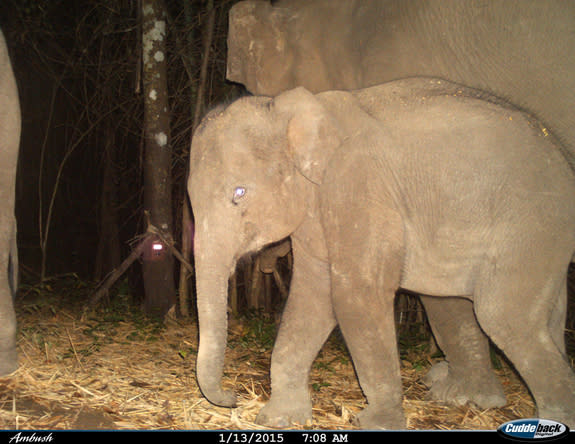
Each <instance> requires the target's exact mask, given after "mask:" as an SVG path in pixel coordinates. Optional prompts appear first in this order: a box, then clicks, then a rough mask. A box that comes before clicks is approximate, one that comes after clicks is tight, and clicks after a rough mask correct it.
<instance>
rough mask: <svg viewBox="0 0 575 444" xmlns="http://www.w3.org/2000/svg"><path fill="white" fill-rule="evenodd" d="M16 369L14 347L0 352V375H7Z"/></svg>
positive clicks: (16, 360)
mask: <svg viewBox="0 0 575 444" xmlns="http://www.w3.org/2000/svg"><path fill="white" fill-rule="evenodd" d="M17 369H18V353H17V352H16V349H14V350H10V351H6V352H1V353H0V376H7V375H9V374H10V373H13V372H14V371H16V370H17Z"/></svg>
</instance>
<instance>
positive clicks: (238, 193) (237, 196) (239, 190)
mask: <svg viewBox="0 0 575 444" xmlns="http://www.w3.org/2000/svg"><path fill="white" fill-rule="evenodd" d="M245 195H246V189H245V187H236V189H235V190H234V197H233V198H232V203H233V204H234V205H237V204H238V202H239V201H240V200H241V199H242V198H243V197H244V196H245Z"/></svg>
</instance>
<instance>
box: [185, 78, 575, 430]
mask: <svg viewBox="0 0 575 444" xmlns="http://www.w3.org/2000/svg"><path fill="white" fill-rule="evenodd" d="M479 95H480V94H479ZM477 96H478V93H476V92H474V91H471V90H466V89H464V88H462V87H459V86H457V85H452V84H448V83H447V82H445V81H438V80H432V79H409V80H404V81H399V82H392V83H388V84H384V85H381V86H377V87H373V88H369V89H364V90H357V91H355V92H324V93H320V94H317V95H315V96H314V95H312V94H311V93H310V92H308V91H307V90H305V89H303V88H297V89H294V90H291V91H288V92H286V93H283V94H281V95H279V96H277V97H276V98H275V99H270V98H264V97H250V98H243V99H240V100H238V101H237V102H235V103H233V104H232V105H230V106H229V107H227V108H221V109H216V110H214V111H212V112H211V113H210V114H209V115H208V116H206V118H205V119H204V121H203V122H202V124H201V125H200V127H199V128H198V130H197V131H196V133H195V135H194V138H193V142H192V147H191V153H190V154H191V155H190V177H189V182H188V191H189V195H190V199H191V203H192V208H193V211H194V216H195V220H196V233H195V243H194V256H195V263H196V272H197V278H196V279H197V298H198V314H199V323H200V346H199V351H198V361H197V377H198V382H199V385H200V388H201V390H202V392H203V394H204V395H205V396H206V397H207V398H208V399H209V400H210V401H211V402H212V403H214V404H218V405H223V406H233V405H235V395H234V394H233V392H231V391H225V390H223V389H222V381H221V378H222V371H223V363H224V352H225V348H226V335H227V310H226V308H227V283H228V278H229V276H230V274H231V273H232V272H233V270H234V267H235V264H236V261H237V260H238V259H239V258H240V257H241V256H242V255H244V254H245V253H249V252H255V251H258V250H260V249H261V248H262V247H263V246H265V245H267V244H269V243H271V242H275V241H279V240H281V239H283V238H285V237H287V236H291V239H292V248H293V255H294V267H293V278H292V283H291V288H290V295H289V297H288V301H287V305H286V307H285V310H284V313H283V316H282V322H281V325H280V329H279V333H278V338H277V340H276V343H275V346H274V350H273V355H272V364H271V382H272V396H271V399H270V401H269V403H268V404H267V405H266V406H265V407H264V408H263V409H262V411H261V412H260V414H259V416H258V419H257V420H258V422H259V423H260V424H263V425H266V426H272V427H287V426H289V425H290V424H291V423H305V422H306V421H307V420H309V419H310V418H311V402H310V396H309V387H308V381H309V371H310V367H311V364H312V362H313V360H314V358H315V357H316V354H317V353H318V351H319V349H320V348H321V346H322V345H323V343H324V341H325V340H326V338H327V337H328V335H329V334H330V332H331V331H332V329H333V328H334V326H335V325H336V323H337V324H339V326H340V328H341V331H342V333H343V335H344V338H345V341H346V344H347V346H348V348H349V350H350V353H351V356H352V359H353V362H354V365H355V368H356V372H357V375H358V377H359V382H360V384H361V387H362V390H363V392H364V394H365V396H366V398H367V402H368V407H367V409H366V410H364V411H363V412H362V413H361V415H360V417H359V423H360V425H361V426H362V427H364V428H390V429H396V428H403V427H405V419H404V415H403V411H402V408H401V403H402V387H401V377H400V370H399V359H398V353H397V346H396V336H395V325H394V310H393V301H394V297H395V292H396V290H397V289H398V288H399V287H402V288H405V289H408V290H412V291H415V292H419V293H422V294H428V295H433V296H435V298H434V299H433V301H434V303H437V305H438V306H440V304H443V303H445V302H446V301H449V300H451V299H452V298H450V297H448V296H458V297H460V298H461V299H459V298H455V300H456V301H459V302H460V303H465V304H467V305H468V306H469V307H472V308H473V312H474V314H475V316H476V317H477V320H478V321H479V324H480V325H481V328H482V329H483V330H484V331H485V332H486V333H487V334H488V335H489V337H490V338H491V339H492V340H493V341H494V342H495V343H496V344H497V345H498V346H499V347H500V348H501V349H502V350H503V351H504V352H505V353H506V355H507V356H508V358H509V359H510V360H511V361H512V362H513V363H514V365H515V366H516V368H517V369H518V370H519V372H520V373H521V376H522V377H523V378H524V380H525V381H526V383H527V384H528V386H529V389H530V390H531V393H532V394H533V396H534V398H535V401H536V404H537V407H538V409H539V412H538V413H539V415H540V416H541V417H544V418H548V419H554V420H557V421H562V422H564V423H567V424H568V425H571V426H573V425H575V377H574V375H573V372H572V370H571V368H570V366H569V364H568V363H567V360H566V359H565V356H564V343H563V337H562V330H561V329H559V328H557V327H556V323H557V321H558V319H563V317H564V313H565V306H566V274H567V267H568V265H569V262H570V260H571V257H572V255H573V252H574V251H575V205H574V199H575V177H574V174H573V171H572V169H571V167H570V166H569V164H568V162H567V161H566V158H565V157H564V155H563V154H562V153H561V151H560V148H559V146H558V144H557V143H556V140H555V139H554V137H553V136H551V135H549V133H548V131H547V130H546V129H545V128H542V127H540V126H539V124H538V123H537V122H536V121H533V120H531V119H530V118H528V117H527V116H525V115H524V114H522V113H521V112H519V111H517V110H515V109H514V108H512V107H510V106H507V105H504V104H502V103H499V104H496V102H497V101H496V100H495V99H486V100H480V99H478V98H477ZM451 321H452V323H453V325H452V329H453V330H454V331H456V332H459V334H460V335H461V336H462V337H467V335H468V332H466V329H467V328H468V327H469V326H468V325H467V324H466V322H467V320H466V319H461V320H459V319H452V320H451Z"/></svg>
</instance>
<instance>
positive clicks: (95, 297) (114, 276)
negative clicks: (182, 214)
mask: <svg viewBox="0 0 575 444" xmlns="http://www.w3.org/2000/svg"><path fill="white" fill-rule="evenodd" d="M158 239H159V240H160V241H161V242H162V244H164V245H165V246H166V247H167V248H168V249H169V250H170V252H171V253H172V254H173V255H174V256H175V257H176V258H177V259H178V260H179V261H180V262H181V264H182V265H183V266H184V267H186V269H187V270H188V271H189V272H190V273H193V272H194V267H193V266H192V265H191V264H190V263H189V262H188V261H187V260H186V259H184V257H183V256H182V254H181V253H180V252H179V251H178V249H177V248H176V247H175V246H174V241H173V239H171V237H170V238H169V239H168V238H167V237H166V236H165V235H164V234H163V233H162V232H161V231H160V230H158V228H156V227H155V226H154V225H152V224H148V229H147V230H146V234H144V235H143V236H142V238H141V240H140V242H139V243H138V245H137V246H136V248H134V249H133V250H132V252H131V253H130V255H129V256H128V257H127V258H126V259H125V260H124V261H123V262H122V263H121V264H120V266H119V267H118V268H116V269H115V270H113V271H112V272H111V273H110V274H109V275H108V276H107V277H106V278H105V279H104V280H103V281H102V283H100V285H98V288H97V290H96V291H95V292H94V293H93V294H92V296H90V298H89V299H88V303H87V304H86V308H85V309H84V313H86V312H88V311H90V310H91V309H93V308H94V307H95V306H96V304H97V303H98V302H99V301H100V299H102V298H103V297H104V296H107V295H108V291H109V290H110V288H111V287H112V285H114V283H115V282H116V281H117V280H118V279H119V278H120V277H121V276H122V275H123V274H124V273H125V272H126V270H127V269H128V268H130V265H132V263H134V261H135V260H136V259H138V258H139V257H140V256H142V254H143V253H144V250H145V248H146V245H147V244H148V242H150V241H154V240H158Z"/></svg>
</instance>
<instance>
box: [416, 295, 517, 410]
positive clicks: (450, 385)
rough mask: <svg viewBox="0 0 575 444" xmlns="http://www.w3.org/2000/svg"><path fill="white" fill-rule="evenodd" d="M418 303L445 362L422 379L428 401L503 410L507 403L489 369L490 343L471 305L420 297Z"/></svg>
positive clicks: (454, 299) (466, 301)
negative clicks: (423, 309) (424, 313)
mask: <svg viewBox="0 0 575 444" xmlns="http://www.w3.org/2000/svg"><path fill="white" fill-rule="evenodd" d="M421 301H422V303H423V305H424V307H425V310H426V313H427V318H428V320H429V323H430V325H431V329H432V331H433V334H434V336H435V339H436V341H437V343H438V345H439V347H440V348H441V350H442V351H443V353H444V354H445V359H446V360H445V361H442V362H440V363H437V364H435V365H434V366H433V368H432V369H431V370H430V371H429V373H428V375H426V378H425V379H424V383H425V384H426V385H427V386H429V387H430V391H429V397H430V398H431V399H436V400H439V401H442V402H448V403H453V404H456V405H464V404H467V403H468V402H472V403H474V404H476V405H478V406H479V407H481V408H493V407H501V406H504V405H505V404H506V403H507V401H506V399H505V394H504V393H503V388H502V386H501V383H500V382H499V380H498V379H497V377H496V375H495V373H494V372H493V369H492V367H491V357H490V353H489V341H488V339H487V336H485V333H483V331H481V329H480V328H479V325H478V323H477V319H476V318H475V314H474V312H473V304H472V302H471V301H470V300H467V299H464V298H444V297H431V296H422V297H421Z"/></svg>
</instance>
